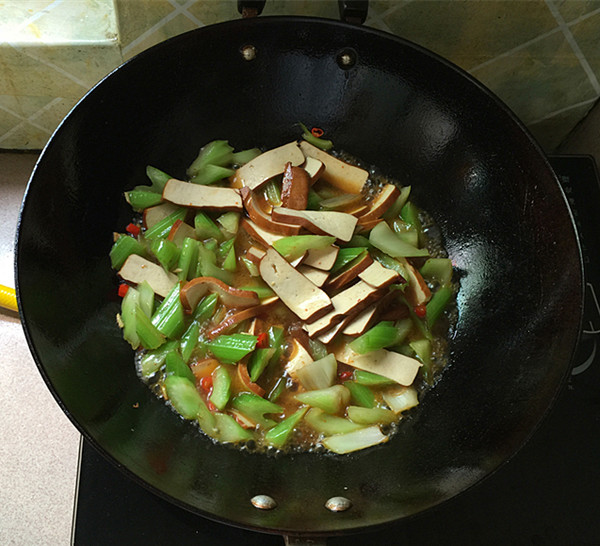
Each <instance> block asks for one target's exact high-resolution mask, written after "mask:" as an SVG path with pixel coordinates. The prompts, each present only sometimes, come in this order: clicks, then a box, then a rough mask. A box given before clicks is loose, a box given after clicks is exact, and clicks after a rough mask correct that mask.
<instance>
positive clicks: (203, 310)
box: [194, 294, 219, 323]
mask: <svg viewBox="0 0 600 546" xmlns="http://www.w3.org/2000/svg"><path fill="white" fill-rule="evenodd" d="M218 300H219V296H218V295H217V294H209V295H208V296H205V297H204V298H203V299H201V300H200V302H199V303H198V305H197V306H196V309H195V310H194V320H195V321H197V322H198V323H202V322H204V321H205V320H208V319H209V318H211V317H212V316H213V315H214V314H215V309H216V308H217V302H218Z"/></svg>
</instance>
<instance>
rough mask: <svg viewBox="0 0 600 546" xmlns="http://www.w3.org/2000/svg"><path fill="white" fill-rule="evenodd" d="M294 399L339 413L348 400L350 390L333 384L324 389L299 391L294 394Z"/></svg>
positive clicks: (326, 410)
mask: <svg viewBox="0 0 600 546" xmlns="http://www.w3.org/2000/svg"><path fill="white" fill-rule="evenodd" d="M296 400H298V402H302V403H303V404H308V405H309V406H312V407H315V408H319V409H322V410H323V411H325V412H327V413H332V414H333V413H340V412H341V411H342V409H343V408H344V407H345V406H346V404H347V403H348V402H349V401H350V391H349V390H348V389H347V388H346V387H344V386H343V385H333V387H328V388H326V389H318V390H314V391H307V392H301V393H299V394H297V395H296Z"/></svg>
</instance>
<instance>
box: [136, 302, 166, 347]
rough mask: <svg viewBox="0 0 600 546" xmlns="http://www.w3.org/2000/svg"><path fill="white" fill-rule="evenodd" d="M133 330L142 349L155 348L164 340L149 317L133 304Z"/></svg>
mask: <svg viewBox="0 0 600 546" xmlns="http://www.w3.org/2000/svg"><path fill="white" fill-rule="evenodd" d="M135 330H136V332H137V335H138V336H139V338H140V345H141V346H142V347H144V349H156V348H157V347H160V346H161V345H162V344H163V343H164V342H165V336H164V335H163V334H162V333H161V332H160V331H159V330H158V329H157V328H156V327H155V326H154V324H152V322H151V321H150V317H148V315H146V313H144V311H142V308H141V307H140V306H139V305H136V306H135Z"/></svg>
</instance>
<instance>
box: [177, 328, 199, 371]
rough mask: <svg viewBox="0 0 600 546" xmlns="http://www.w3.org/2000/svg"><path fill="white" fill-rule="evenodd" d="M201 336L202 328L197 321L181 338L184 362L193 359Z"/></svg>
mask: <svg viewBox="0 0 600 546" xmlns="http://www.w3.org/2000/svg"><path fill="white" fill-rule="evenodd" d="M199 336H200V326H199V324H198V323H197V322H196V321H193V322H192V323H191V324H190V326H189V328H188V329H187V330H186V331H185V333H184V334H183V335H182V336H181V357H182V358H183V361H184V362H188V361H189V360H190V358H191V357H192V353H193V352H194V349H195V348H196V345H197V344H198V337H199Z"/></svg>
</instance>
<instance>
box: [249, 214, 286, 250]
mask: <svg viewBox="0 0 600 546" xmlns="http://www.w3.org/2000/svg"><path fill="white" fill-rule="evenodd" d="M240 227H241V228H242V229H244V230H245V231H246V233H248V235H250V237H252V238H253V239H254V240H255V241H257V242H259V243H261V244H262V245H264V246H273V243H274V242H275V241H277V240H279V239H281V238H282V237H283V235H278V234H277V233H273V232H271V231H268V230H266V229H263V228H261V227H260V226H257V225H256V224H255V223H254V222H253V221H252V220H248V219H247V218H244V219H242V221H241V222H240Z"/></svg>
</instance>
